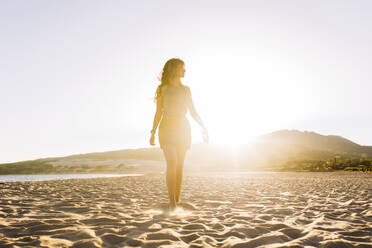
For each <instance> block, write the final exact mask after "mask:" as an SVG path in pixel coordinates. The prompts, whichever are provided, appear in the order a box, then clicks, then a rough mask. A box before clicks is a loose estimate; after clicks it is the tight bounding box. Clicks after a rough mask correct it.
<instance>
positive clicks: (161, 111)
mask: <svg viewBox="0 0 372 248" xmlns="http://www.w3.org/2000/svg"><path fill="white" fill-rule="evenodd" d="M184 75H185V63H184V62H183V61H182V60H181V59H178V58H173V59H170V60H168V61H167V62H166V63H165V65H164V67H163V71H162V73H161V78H160V81H161V84H160V85H159V86H158V88H157V90H156V94H155V102H156V104H157V107H156V113H155V117H154V123H153V127H152V130H151V138H150V144H151V145H152V146H154V145H155V132H156V128H157V126H158V123H159V121H160V120H161V122H160V125H159V136H158V137H159V143H160V148H161V149H162V150H163V153H164V156H165V159H166V163H167V172H166V173H167V175H166V181H167V188H168V194H169V207H170V210H175V208H176V207H177V203H178V202H179V200H180V193H181V184H182V170H183V163H184V160H185V154H186V151H187V150H188V149H189V148H190V146H191V130H190V124H189V122H188V120H187V118H186V113H187V109H189V111H190V114H191V116H192V117H193V119H195V121H196V122H197V123H198V124H199V125H200V126H201V127H202V129H203V138H204V141H205V142H208V132H207V129H206V127H205V126H204V124H203V122H202V120H201V119H200V116H199V115H198V113H197V112H196V110H195V107H194V104H193V101H192V97H191V91H190V88H189V87H188V86H186V85H184V84H183V83H182V82H181V78H182V77H184Z"/></svg>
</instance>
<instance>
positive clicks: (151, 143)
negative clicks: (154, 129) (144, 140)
mask: <svg viewBox="0 0 372 248" xmlns="http://www.w3.org/2000/svg"><path fill="white" fill-rule="evenodd" d="M150 145H152V146H154V145H155V135H154V134H151V138H150Z"/></svg>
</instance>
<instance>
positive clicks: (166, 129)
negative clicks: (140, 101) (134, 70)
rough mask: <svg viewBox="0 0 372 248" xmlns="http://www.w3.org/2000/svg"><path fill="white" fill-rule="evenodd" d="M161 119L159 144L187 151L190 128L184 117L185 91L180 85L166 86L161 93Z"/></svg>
mask: <svg viewBox="0 0 372 248" xmlns="http://www.w3.org/2000/svg"><path fill="white" fill-rule="evenodd" d="M162 99H163V101H162V102H163V105H162V111H163V115H162V119H161V121H160V125H159V133H158V135H159V136H158V137H159V144H160V148H162V149H164V147H165V146H166V145H172V146H176V147H177V149H183V150H187V149H189V148H190V146H191V128H190V123H189V121H188V119H187V117H186V114H187V103H186V101H187V91H186V88H185V87H184V86H182V85H177V86H174V85H167V87H166V88H165V89H164V91H163V96H162Z"/></svg>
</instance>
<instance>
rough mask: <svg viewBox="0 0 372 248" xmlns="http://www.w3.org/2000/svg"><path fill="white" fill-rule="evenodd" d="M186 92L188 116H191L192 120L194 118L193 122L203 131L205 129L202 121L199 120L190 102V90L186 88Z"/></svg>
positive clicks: (192, 103)
mask: <svg viewBox="0 0 372 248" xmlns="http://www.w3.org/2000/svg"><path fill="white" fill-rule="evenodd" d="M186 90H187V107H188V108H189V110H190V114H191V116H192V118H194V120H195V121H196V122H197V123H198V124H199V125H200V126H201V127H202V128H203V129H204V130H206V129H207V128H206V127H205V126H204V123H203V121H202V120H201V118H200V116H199V114H198V112H197V111H196V109H195V106H194V102H193V101H192V96H191V90H190V87H188V86H186Z"/></svg>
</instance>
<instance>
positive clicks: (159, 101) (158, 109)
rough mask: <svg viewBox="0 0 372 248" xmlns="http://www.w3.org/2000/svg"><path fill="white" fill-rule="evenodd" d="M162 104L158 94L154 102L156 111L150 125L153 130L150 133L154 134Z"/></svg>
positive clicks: (161, 113) (159, 118)
mask: <svg viewBox="0 0 372 248" xmlns="http://www.w3.org/2000/svg"><path fill="white" fill-rule="evenodd" d="M162 104H163V97H162V95H161V94H160V95H159V98H158V100H157V102H156V113H155V116H154V122H153V125H152V130H153V132H152V134H155V131H156V128H157V127H158V124H159V122H160V120H161V117H162V116H163V112H162Z"/></svg>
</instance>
